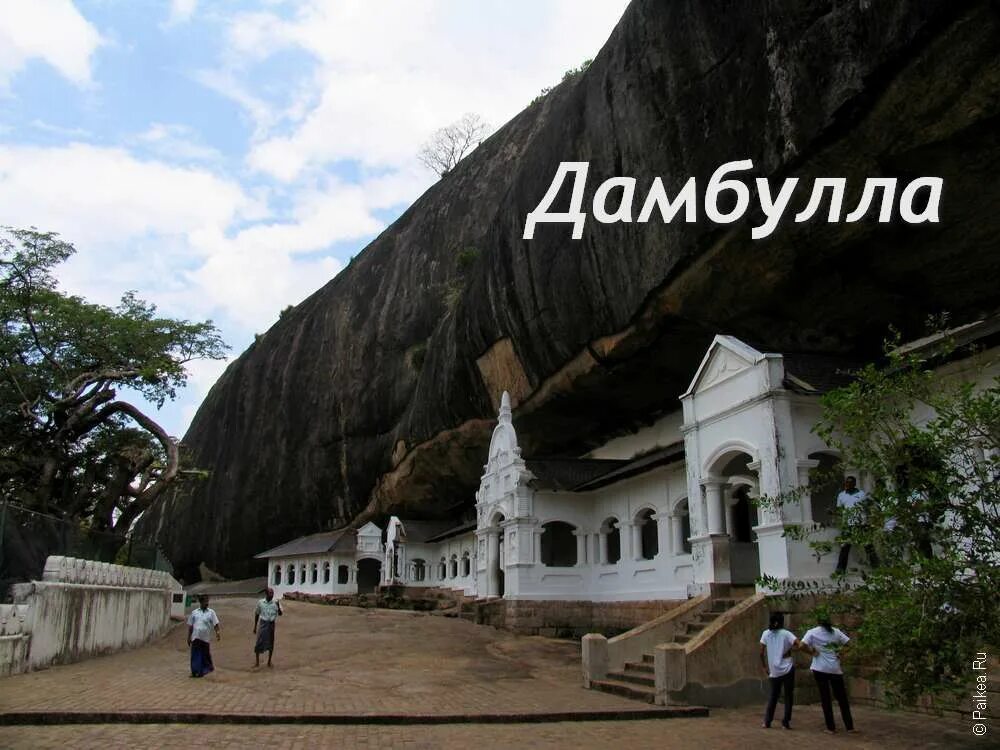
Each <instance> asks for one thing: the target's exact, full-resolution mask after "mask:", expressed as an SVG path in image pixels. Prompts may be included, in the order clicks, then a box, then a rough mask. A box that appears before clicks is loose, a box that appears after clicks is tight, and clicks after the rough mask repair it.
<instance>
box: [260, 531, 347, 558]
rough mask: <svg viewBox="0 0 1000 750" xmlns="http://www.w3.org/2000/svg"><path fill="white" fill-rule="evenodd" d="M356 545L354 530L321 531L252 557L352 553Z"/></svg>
mask: <svg viewBox="0 0 1000 750" xmlns="http://www.w3.org/2000/svg"><path fill="white" fill-rule="evenodd" d="M356 545H357V536H356V533H355V530H354V529H337V530H335V531H323V532H320V533H319V534H309V535H308V536H300V537H299V538H298V539H293V540H292V541H290V542H285V543H284V544H281V545H279V546H277V547H274V548H273V549H269V550H267V551H266V552H261V553H260V554H257V555H254V559H261V558H268V557H291V556H292V555H318V554H322V553H324V552H333V551H334V550H337V551H339V552H350V553H353V552H354V549H355V546H356Z"/></svg>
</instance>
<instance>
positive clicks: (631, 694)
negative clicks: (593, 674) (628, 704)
mask: <svg viewBox="0 0 1000 750" xmlns="http://www.w3.org/2000/svg"><path fill="white" fill-rule="evenodd" d="M590 685H591V687H593V688H594V689H596V690H600V691H601V692H604V693H611V694H612V695H620V696H622V697H623V698H631V699H632V700H636V701H642V702H643V703H654V702H655V701H656V691H655V690H654V689H653V688H649V687H644V686H642V685H633V684H630V683H628V682H619V681H618V680H612V679H608V680H594V681H593V682H591V683H590Z"/></svg>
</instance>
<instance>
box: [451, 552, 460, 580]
mask: <svg viewBox="0 0 1000 750" xmlns="http://www.w3.org/2000/svg"><path fill="white" fill-rule="evenodd" d="M450 565H451V568H450V570H451V577H452V578H457V577H458V555H452V556H451V563H450Z"/></svg>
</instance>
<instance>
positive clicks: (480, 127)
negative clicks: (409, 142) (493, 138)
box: [417, 112, 490, 177]
mask: <svg viewBox="0 0 1000 750" xmlns="http://www.w3.org/2000/svg"><path fill="white" fill-rule="evenodd" d="M489 132H490V126H489V124H488V123H486V122H485V121H484V120H483V119H482V118H481V117H480V116H479V115H477V114H473V113H471V112H470V113H468V114H465V115H463V116H462V119H460V120H458V121H457V122H453V123H452V124H451V125H448V126H447V127H444V128H441V129H440V130H437V131H435V133H434V135H432V136H431V138H430V140H429V141H427V143H425V144H424V145H423V146H422V147H421V149H420V153H418V154H417V158H418V159H419V160H420V163H421V164H423V165H424V166H425V167H427V168H428V169H432V170H434V171H435V172H437V174H438V175H439V176H441V177H444V176H445V175H446V174H448V172H450V171H451V170H452V169H453V168H454V167H455V165H456V164H458V163H459V162H460V161H462V159H463V158H464V157H465V156H466V154H469V153H471V152H472V151H474V150H475V149H476V147H477V146H478V145H479V144H480V143H482V142H483V139H484V138H486V136H487V135H488V134H489Z"/></svg>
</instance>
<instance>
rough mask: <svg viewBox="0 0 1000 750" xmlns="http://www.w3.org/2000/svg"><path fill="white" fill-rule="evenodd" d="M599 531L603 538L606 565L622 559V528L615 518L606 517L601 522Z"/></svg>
mask: <svg viewBox="0 0 1000 750" xmlns="http://www.w3.org/2000/svg"><path fill="white" fill-rule="evenodd" d="M601 533H602V534H604V538H605V542H604V544H605V550H606V557H605V562H607V563H608V565H615V564H616V563H617V562H618V561H619V560H621V559H622V530H621V528H620V526H619V524H618V519H617V518H608V519H607V520H605V522H604V523H603V524H601Z"/></svg>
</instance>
